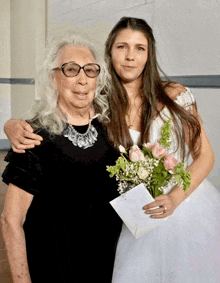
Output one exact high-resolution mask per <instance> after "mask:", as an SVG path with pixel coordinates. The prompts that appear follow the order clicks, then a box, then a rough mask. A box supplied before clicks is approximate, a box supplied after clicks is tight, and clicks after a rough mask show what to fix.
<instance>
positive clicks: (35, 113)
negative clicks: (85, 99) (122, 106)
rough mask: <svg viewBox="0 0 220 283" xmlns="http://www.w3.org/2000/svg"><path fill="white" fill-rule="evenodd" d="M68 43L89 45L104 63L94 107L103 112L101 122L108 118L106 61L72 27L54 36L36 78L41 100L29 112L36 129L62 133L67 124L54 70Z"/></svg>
mask: <svg viewBox="0 0 220 283" xmlns="http://www.w3.org/2000/svg"><path fill="white" fill-rule="evenodd" d="M68 45H69V46H83V47H86V48H87V49H88V50H89V51H90V52H91V53H92V55H93V56H94V58H95V61H96V63H97V64H99V65H100V66H101V71H100V74H99V76H98V78H97V87H96V91H95V98H94V100H93V103H92V107H93V108H94V110H95V112H96V114H98V113H99V114H100V115H99V116H98V119H99V120H100V121H101V122H108V112H109V107H108V102H107V97H106V95H105V94H104V93H103V92H104V89H105V87H104V86H105V85H106V81H107V77H108V72H107V69H106V66H105V63H104V61H103V60H100V58H99V56H98V54H97V52H96V50H95V48H94V46H93V45H92V44H91V43H90V42H89V41H88V40H87V39H86V38H85V37H82V36H80V35H77V34H76V33H73V32H70V31H69V32H66V33H65V34H64V35H62V36H56V37H53V38H52V39H51V40H50V41H49V42H48V44H47V48H46V56H45V60H44V62H43V64H42V67H41V69H40V71H39V73H38V76H37V79H36V96H37V100H36V101H35V103H34V104H33V106H32V109H31V111H30V112H29V122H30V124H31V125H32V127H33V128H34V129H36V128H39V127H41V128H46V129H48V130H49V131H50V132H52V133H54V134H61V133H62V131H63V130H64V128H65V127H66V117H64V114H63V113H62V112H61V110H60V109H59V107H58V104H57V101H58V95H57V91H56V88H55V84H54V82H53V79H52V74H53V68H54V67H55V66H54V64H55V60H56V59H57V56H58V53H59V51H60V49H61V48H63V47H65V46H68Z"/></svg>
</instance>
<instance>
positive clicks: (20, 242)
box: [2, 221, 31, 283]
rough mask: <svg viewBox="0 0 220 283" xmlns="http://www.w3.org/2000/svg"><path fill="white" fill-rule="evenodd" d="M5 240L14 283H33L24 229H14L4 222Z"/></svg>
mask: <svg viewBox="0 0 220 283" xmlns="http://www.w3.org/2000/svg"><path fill="white" fill-rule="evenodd" d="M2 232H3V238H4V242H5V246H6V250H7V256H8V261H9V265H10V269H11V274H12V279H13V283H31V278H30V274H29V268H28V263H27V253H26V243H25V236H24V231H23V229H22V227H20V228H19V229H18V228H16V229H15V228H14V227H12V226H10V224H8V223H6V222H4V221H3V223H2Z"/></svg>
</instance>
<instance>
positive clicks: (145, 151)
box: [142, 146, 153, 158]
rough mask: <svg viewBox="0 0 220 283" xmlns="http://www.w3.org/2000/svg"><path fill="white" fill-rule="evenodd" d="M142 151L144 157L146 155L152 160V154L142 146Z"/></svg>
mask: <svg viewBox="0 0 220 283" xmlns="http://www.w3.org/2000/svg"><path fill="white" fill-rule="evenodd" d="M142 151H143V154H144V156H146V155H148V156H149V157H150V158H153V154H152V152H151V150H150V149H149V148H148V147H146V146H143V149H142Z"/></svg>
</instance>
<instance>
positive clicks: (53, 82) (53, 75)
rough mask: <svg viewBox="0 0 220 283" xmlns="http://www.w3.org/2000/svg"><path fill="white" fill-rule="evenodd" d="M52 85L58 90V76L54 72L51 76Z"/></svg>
mask: <svg viewBox="0 0 220 283" xmlns="http://www.w3.org/2000/svg"><path fill="white" fill-rule="evenodd" d="M50 85H51V87H52V89H54V90H57V76H56V74H55V72H52V73H51V75H50Z"/></svg>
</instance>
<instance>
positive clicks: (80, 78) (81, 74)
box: [77, 69, 87, 85]
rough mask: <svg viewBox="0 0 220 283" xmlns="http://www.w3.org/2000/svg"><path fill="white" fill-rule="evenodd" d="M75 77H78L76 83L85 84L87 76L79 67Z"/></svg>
mask: <svg viewBox="0 0 220 283" xmlns="http://www.w3.org/2000/svg"><path fill="white" fill-rule="evenodd" d="M77 79H78V81H77V82H78V84H80V85H86V84H87V76H86V74H85V72H84V70H83V69H81V70H80V71H79V74H78V75H77Z"/></svg>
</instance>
